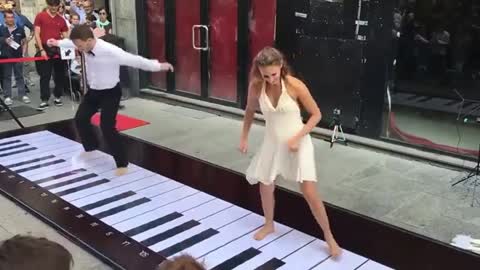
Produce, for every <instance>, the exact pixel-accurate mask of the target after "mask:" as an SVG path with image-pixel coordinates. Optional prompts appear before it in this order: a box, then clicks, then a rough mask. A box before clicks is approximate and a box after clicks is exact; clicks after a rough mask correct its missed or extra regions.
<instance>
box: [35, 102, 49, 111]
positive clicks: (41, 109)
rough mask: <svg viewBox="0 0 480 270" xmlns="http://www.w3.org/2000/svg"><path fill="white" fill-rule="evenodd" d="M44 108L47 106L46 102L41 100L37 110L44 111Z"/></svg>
mask: <svg viewBox="0 0 480 270" xmlns="http://www.w3.org/2000/svg"><path fill="white" fill-rule="evenodd" d="M46 108H48V103H47V102H42V103H40V105H39V106H38V108H37V111H44V110H45V109H46Z"/></svg>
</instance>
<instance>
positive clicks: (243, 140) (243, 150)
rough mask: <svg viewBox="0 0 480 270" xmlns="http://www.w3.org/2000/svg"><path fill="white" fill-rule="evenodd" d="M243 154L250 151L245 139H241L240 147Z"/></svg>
mask: <svg viewBox="0 0 480 270" xmlns="http://www.w3.org/2000/svg"><path fill="white" fill-rule="evenodd" d="M238 149H239V150H240V152H241V153H242V154H245V153H247V150H248V140H247V139H245V138H241V139H240V146H239V147H238Z"/></svg>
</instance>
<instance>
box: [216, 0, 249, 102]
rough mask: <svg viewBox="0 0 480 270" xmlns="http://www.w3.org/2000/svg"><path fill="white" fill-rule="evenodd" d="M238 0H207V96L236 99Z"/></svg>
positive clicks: (233, 100) (229, 99)
mask: <svg viewBox="0 0 480 270" xmlns="http://www.w3.org/2000/svg"><path fill="white" fill-rule="evenodd" d="M238 1H242V0H210V2H209V7H210V10H209V17H210V25H209V31H210V44H209V45H210V54H209V56H210V59H209V60H210V63H209V66H210V81H209V86H210V91H209V97H211V98H215V99H220V100H225V101H230V102H236V100H237V74H238V72H237V70H238V68H237V67H238V66H237V58H238V50H239V49H241V48H238V42H237V40H238V39H237V34H238V27H237V26H238V15H237V14H238Z"/></svg>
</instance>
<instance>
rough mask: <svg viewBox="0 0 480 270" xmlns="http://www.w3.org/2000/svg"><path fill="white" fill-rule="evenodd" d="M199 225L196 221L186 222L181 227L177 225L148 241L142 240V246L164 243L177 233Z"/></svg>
mask: <svg viewBox="0 0 480 270" xmlns="http://www.w3.org/2000/svg"><path fill="white" fill-rule="evenodd" d="M199 224H200V222H198V221H196V220H190V221H187V222H185V223H183V224H181V225H178V226H177V227H174V228H171V229H170V230H167V231H164V232H162V233H160V234H157V235H155V236H152V237H150V238H148V239H145V240H143V241H142V244H144V245H145V246H147V247H148V246H152V245H155V244H156V243H158V242H161V241H164V240H165V239H168V238H170V237H172V236H175V235H177V234H179V233H182V232H184V231H186V230H189V229H191V228H193V227H195V226H198V225H199Z"/></svg>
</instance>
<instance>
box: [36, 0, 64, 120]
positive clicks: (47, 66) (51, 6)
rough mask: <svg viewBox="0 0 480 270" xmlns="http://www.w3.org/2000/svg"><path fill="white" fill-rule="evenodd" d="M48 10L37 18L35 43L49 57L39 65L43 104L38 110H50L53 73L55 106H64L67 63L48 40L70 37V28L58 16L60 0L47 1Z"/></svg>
mask: <svg viewBox="0 0 480 270" xmlns="http://www.w3.org/2000/svg"><path fill="white" fill-rule="evenodd" d="M46 3H47V9H46V10H45V11H43V12H40V13H39V14H37V16H36V17H35V23H34V25H35V41H36V43H37V46H38V48H39V51H40V54H41V55H42V56H46V57H48V60H46V61H41V62H39V64H38V73H39V75H40V98H41V103H40V106H38V110H41V111H43V110H45V109H46V108H48V101H49V99H50V96H51V93H50V79H51V77H52V73H53V72H54V73H55V76H54V81H55V90H54V92H53V95H54V100H53V103H54V104H55V106H62V105H63V103H62V100H61V96H62V92H63V88H64V80H65V79H64V78H65V63H64V61H62V60H61V58H60V50H59V49H58V48H51V47H48V46H47V45H46V44H47V40H49V39H62V38H66V37H68V27H67V24H66V23H65V20H64V19H63V18H62V17H61V16H60V15H58V8H59V6H60V0H46Z"/></svg>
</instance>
